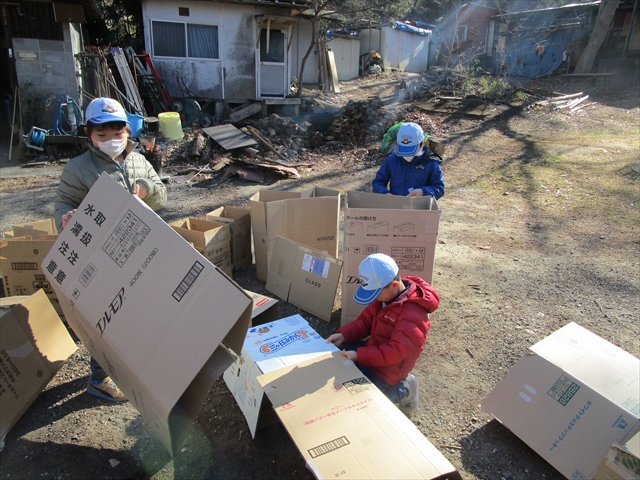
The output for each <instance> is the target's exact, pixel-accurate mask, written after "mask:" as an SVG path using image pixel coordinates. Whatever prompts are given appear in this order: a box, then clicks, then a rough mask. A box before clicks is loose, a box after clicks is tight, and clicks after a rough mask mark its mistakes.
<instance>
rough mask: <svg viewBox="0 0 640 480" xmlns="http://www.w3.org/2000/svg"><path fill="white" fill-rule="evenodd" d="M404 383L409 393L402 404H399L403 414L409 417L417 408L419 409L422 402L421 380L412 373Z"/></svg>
mask: <svg viewBox="0 0 640 480" xmlns="http://www.w3.org/2000/svg"><path fill="white" fill-rule="evenodd" d="M403 382H404V384H405V386H406V387H407V390H409V392H408V393H407V396H406V397H405V398H404V399H403V400H401V401H400V403H399V404H398V408H399V409H400V411H401V412H402V413H404V414H405V415H408V414H410V413H411V412H413V411H414V410H415V409H416V408H418V402H419V401H420V397H419V395H420V392H419V388H420V379H419V378H418V377H417V376H415V375H414V374H413V373H410V374H409V375H407V378H405V379H404V380H403Z"/></svg>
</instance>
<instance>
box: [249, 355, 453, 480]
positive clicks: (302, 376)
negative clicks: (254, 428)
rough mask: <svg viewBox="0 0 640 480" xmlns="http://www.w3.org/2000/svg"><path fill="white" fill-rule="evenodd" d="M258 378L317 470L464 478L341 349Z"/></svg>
mask: <svg viewBox="0 0 640 480" xmlns="http://www.w3.org/2000/svg"><path fill="white" fill-rule="evenodd" d="M258 382H259V383H260V385H261V386H262V388H263V389H264V391H265V393H266V395H267V396H268V397H269V400H270V401H271V403H272V404H273V408H274V409H275V411H276V413H277V415H278V417H279V418H280V420H281V421H282V423H283V424H284V426H285V428H286V429H287V431H288V432H289V435H290V436H291V438H292V439H293V441H294V442H295V444H296V446H297V447H298V450H299V451H300V453H301V454H302V456H303V457H304V459H305V461H306V463H307V467H308V468H309V469H310V470H311V471H312V472H313V474H314V475H315V476H316V478H357V479H367V478H388V479H398V478H426V479H436V478H437V479H445V478H448V479H451V480H454V479H460V478H461V477H460V474H459V473H458V472H457V471H456V469H455V468H454V466H453V465H451V463H450V462H449V461H448V460H447V459H446V458H445V457H444V456H443V455H442V453H440V451H438V449H436V448H435V447H434V446H433V445H432V444H431V442H429V440H427V438H426V437H425V436H424V435H423V434H422V432H420V430H418V428H417V427H416V426H415V425H414V424H413V422H412V421H411V420H409V419H408V418H407V417H406V416H405V415H404V414H403V413H402V412H401V411H400V410H399V409H398V408H397V407H396V406H395V405H394V404H393V403H391V401H390V400H389V399H388V398H387V397H386V396H385V395H384V394H383V393H382V392H381V391H380V390H379V389H378V388H377V387H376V386H375V385H373V384H372V383H371V382H370V381H369V380H368V379H367V378H366V377H365V376H364V375H363V374H362V372H361V371H360V370H359V369H358V368H357V367H356V366H355V364H354V363H353V362H351V361H350V360H347V359H346V358H345V357H343V356H342V354H341V353H340V352H333V353H326V354H323V355H320V356H316V357H314V358H311V359H309V360H305V361H301V362H298V363H295V364H291V365H289V366H286V367H283V368H280V369H278V370H273V371H271V372H269V373H265V374H264V375H261V376H259V377H258Z"/></svg>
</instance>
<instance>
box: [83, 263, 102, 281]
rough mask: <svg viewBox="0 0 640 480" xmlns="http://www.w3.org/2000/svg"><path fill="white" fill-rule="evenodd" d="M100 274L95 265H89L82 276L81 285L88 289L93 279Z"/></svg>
mask: <svg viewBox="0 0 640 480" xmlns="http://www.w3.org/2000/svg"><path fill="white" fill-rule="evenodd" d="M96 273H98V269H97V268H96V267H95V265H94V264H93V263H88V264H87V266H86V267H85V268H84V270H83V271H82V273H81V274H80V278H79V280H80V283H81V284H82V285H83V286H84V287H86V286H87V285H89V282H91V279H92V278H93V277H94V276H95V275H96Z"/></svg>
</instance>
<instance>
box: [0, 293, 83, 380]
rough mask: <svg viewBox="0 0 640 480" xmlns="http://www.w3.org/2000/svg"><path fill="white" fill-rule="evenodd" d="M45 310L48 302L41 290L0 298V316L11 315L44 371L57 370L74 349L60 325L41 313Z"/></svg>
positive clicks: (65, 330) (62, 326)
mask: <svg viewBox="0 0 640 480" xmlns="http://www.w3.org/2000/svg"><path fill="white" fill-rule="evenodd" d="M11 307H13V308H11ZM49 308H52V306H51V302H50V301H49V299H48V298H47V296H46V294H45V293H44V291H43V290H38V291H37V292H36V293H34V294H33V295H31V296H22V295H20V296H16V297H6V298H0V316H3V315H4V314H5V313H7V312H8V311H11V312H12V314H13V315H14V316H15V317H16V319H17V320H18V323H19V324H20V326H21V327H22V330H23V331H24V334H25V335H26V337H27V338H28V339H29V340H30V341H31V343H32V344H33V345H34V346H35V347H36V349H37V350H38V351H39V352H40V354H41V355H42V359H43V361H44V362H45V364H46V365H47V368H48V369H49V370H57V369H58V368H60V366H61V365H62V363H63V362H64V361H66V359H67V358H69V355H71V354H72V353H73V352H75V351H76V350H77V347H76V344H75V342H74V341H73V339H72V338H71V336H70V335H69V332H68V331H67V329H66V328H65V326H64V324H63V323H62V321H60V322H59V323H58V322H52V321H51V318H49V317H47V316H46V315H43V314H42V313H41V312H43V311H45V310H46V309H49ZM52 316H53V315H52ZM4 334H5V332H4V330H3V335H4Z"/></svg>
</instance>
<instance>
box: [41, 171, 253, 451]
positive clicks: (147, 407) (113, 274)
mask: <svg viewBox="0 0 640 480" xmlns="http://www.w3.org/2000/svg"><path fill="white" fill-rule="evenodd" d="M43 270H44V271H45V273H46V275H47V277H48V278H49V281H50V282H51V283H52V284H53V286H54V288H55V290H56V292H57V294H58V298H59V299H60V303H61V304H62V308H63V310H64V312H65V316H66V319H67V321H68V322H69V325H71V327H72V328H73V330H74V331H75V332H76V334H77V335H78V336H79V337H80V338H81V339H82V341H83V343H84V344H85V345H86V347H87V348H88V349H89V351H90V352H91V354H92V355H93V357H94V358H95V359H96V360H97V361H98V363H100V364H101V365H102V367H103V368H104V369H105V370H106V371H107V372H108V374H109V375H110V376H111V378H113V380H114V381H115V382H116V383H117V384H118V386H119V387H120V388H121V389H122V390H123V392H124V393H125V395H126V396H127V398H128V399H129V401H130V402H131V403H132V405H133V406H134V407H135V408H136V409H137V410H138V411H139V412H140V414H141V415H142V417H143V418H144V419H145V420H146V421H147V422H148V424H149V425H150V426H151V429H152V430H153V431H154V432H155V433H156V434H157V436H158V437H159V438H160V440H161V441H162V443H163V444H164V446H165V447H166V448H167V450H168V451H169V452H170V453H171V454H175V452H176V450H177V449H179V448H180V446H181V445H182V442H183V440H184V438H185V436H186V435H187V432H188V430H189V427H190V426H191V423H192V422H193V420H194V418H195V417H196V415H197V414H198V411H199V409H200V407H201V406H202V402H203V400H204V399H205V397H206V395H207V394H208V392H209V389H210V387H211V385H212V384H213V382H214V381H215V379H216V378H217V377H218V376H219V375H221V374H222V372H223V371H224V370H225V369H226V368H227V367H228V366H229V365H231V363H233V361H234V360H235V355H233V354H232V353H231V350H232V351H233V352H236V353H239V352H240V351H241V349H242V344H243V341H244V337H245V335H246V332H247V328H248V327H249V324H250V321H251V303H252V302H251V299H250V298H249V296H248V295H247V294H245V293H244V291H243V290H242V289H241V288H240V287H238V286H237V285H236V284H235V283H234V282H233V281H232V280H230V279H229V278H228V277H227V276H226V275H225V274H224V273H222V272H221V271H220V270H219V269H217V268H216V267H214V266H213V265H212V264H211V263H210V262H208V261H207V260H206V259H205V258H204V257H203V256H202V255H200V254H199V253H198V252H197V251H196V250H195V249H194V248H192V247H191V246H190V245H189V244H188V243H187V242H186V241H185V240H184V239H183V238H182V237H181V236H180V235H179V234H178V233H177V232H175V230H173V229H172V228H171V227H169V226H168V225H167V224H166V223H165V222H164V221H163V220H162V219H161V218H160V217H158V216H157V215H156V214H155V213H154V212H153V211H152V210H151V209H150V208H148V207H147V206H146V205H145V204H144V203H143V202H141V201H140V200H139V199H138V198H137V197H135V196H134V195H131V194H129V193H128V192H127V191H126V190H124V189H123V188H122V187H121V186H120V185H118V184H117V183H116V182H115V181H114V180H113V179H112V178H111V177H109V176H108V175H106V174H103V175H101V176H100V178H99V179H98V181H97V182H96V183H95V184H94V186H93V187H92V188H91V190H90V191H89V193H88V194H87V196H86V197H85V199H84V201H83V202H82V204H81V205H80V207H78V211H77V213H76V214H75V215H74V217H73V223H72V224H69V225H68V226H67V228H65V229H64V230H63V231H62V233H61V234H60V236H59V237H58V241H57V242H56V244H55V245H54V246H53V248H52V249H51V251H50V252H49V255H47V257H46V258H45V260H44V262H43Z"/></svg>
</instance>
